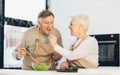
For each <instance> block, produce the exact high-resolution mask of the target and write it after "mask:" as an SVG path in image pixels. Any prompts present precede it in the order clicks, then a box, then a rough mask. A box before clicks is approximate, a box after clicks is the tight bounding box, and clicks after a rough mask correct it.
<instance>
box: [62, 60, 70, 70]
mask: <svg viewBox="0 0 120 75" xmlns="http://www.w3.org/2000/svg"><path fill="white" fill-rule="evenodd" d="M68 67H69V63H68V62H67V61H64V62H63V63H62V64H61V65H60V68H61V69H62V70H65V69H66V68H68Z"/></svg>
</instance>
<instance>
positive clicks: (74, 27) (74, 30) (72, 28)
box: [69, 20, 80, 36]
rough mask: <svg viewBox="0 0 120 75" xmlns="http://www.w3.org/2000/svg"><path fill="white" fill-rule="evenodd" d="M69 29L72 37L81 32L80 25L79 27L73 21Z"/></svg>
mask: <svg viewBox="0 0 120 75" xmlns="http://www.w3.org/2000/svg"><path fill="white" fill-rule="evenodd" d="M69 28H70V31H71V35H72V36H77V35H78V32H79V30H80V25H78V23H77V22H76V21H75V20H71V22H70V25H69Z"/></svg>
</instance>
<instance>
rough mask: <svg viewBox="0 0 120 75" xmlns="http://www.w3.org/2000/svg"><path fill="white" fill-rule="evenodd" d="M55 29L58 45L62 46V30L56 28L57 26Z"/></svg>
mask: <svg viewBox="0 0 120 75" xmlns="http://www.w3.org/2000/svg"><path fill="white" fill-rule="evenodd" d="M55 31H56V33H55V35H56V36H57V42H58V45H60V46H61V47H63V43H62V36H61V33H60V31H59V30H57V29H56V28H55Z"/></svg>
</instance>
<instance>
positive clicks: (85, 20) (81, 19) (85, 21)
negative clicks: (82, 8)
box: [72, 14, 89, 31]
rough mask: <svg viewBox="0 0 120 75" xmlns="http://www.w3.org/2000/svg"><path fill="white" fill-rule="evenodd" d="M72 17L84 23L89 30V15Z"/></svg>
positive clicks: (77, 21) (79, 22)
mask: <svg viewBox="0 0 120 75" xmlns="http://www.w3.org/2000/svg"><path fill="white" fill-rule="evenodd" d="M72 19H73V20H75V22H76V23H77V24H80V25H83V26H84V28H85V29H86V31H87V30H88V27H89V17H88V16H87V15H84V14H82V15H81V14H79V15H75V16H73V17H72Z"/></svg>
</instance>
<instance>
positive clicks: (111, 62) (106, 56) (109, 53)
mask: <svg viewBox="0 0 120 75" xmlns="http://www.w3.org/2000/svg"><path fill="white" fill-rule="evenodd" d="M91 36H93V37H95V38H96V39H97V41H98V45H99V66H119V65H120V49H119V47H120V42H119V41H120V34H97V35H91Z"/></svg>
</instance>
